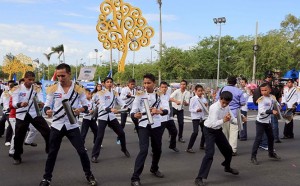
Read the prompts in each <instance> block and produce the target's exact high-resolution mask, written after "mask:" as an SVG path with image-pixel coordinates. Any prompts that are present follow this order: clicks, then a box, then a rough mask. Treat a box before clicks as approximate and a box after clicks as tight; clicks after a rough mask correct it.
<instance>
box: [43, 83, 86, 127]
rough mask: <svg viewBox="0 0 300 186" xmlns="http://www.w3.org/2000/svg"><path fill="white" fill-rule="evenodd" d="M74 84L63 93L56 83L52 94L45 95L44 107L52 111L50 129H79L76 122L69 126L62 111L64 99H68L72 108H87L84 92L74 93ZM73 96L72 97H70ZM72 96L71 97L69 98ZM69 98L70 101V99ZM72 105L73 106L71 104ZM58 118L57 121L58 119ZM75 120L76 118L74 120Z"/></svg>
mask: <svg viewBox="0 0 300 186" xmlns="http://www.w3.org/2000/svg"><path fill="white" fill-rule="evenodd" d="M74 85H75V82H74V81H72V85H71V87H70V89H69V91H68V92H67V93H65V92H64V90H63V88H62V86H61V85H60V83H57V85H52V86H57V89H56V90H55V91H53V92H50V93H48V94H47V98H46V103H45V107H50V108H52V110H53V121H52V124H51V127H53V128H55V129H57V130H61V129H62V127H63V126H64V125H65V126H66V128H67V130H71V129H74V128H77V127H79V124H78V121H77V122H76V123H75V124H71V123H70V121H69V119H68V116H67V115H66V114H65V110H64V109H63V105H62V101H63V100H64V99H69V100H70V104H71V107H72V108H79V107H80V106H87V105H88V103H87V99H86V95H85V92H84V91H82V92H76V91H75V90H74ZM76 86H79V85H76ZM73 91H74V93H73ZM72 94H73V95H72ZM71 95H72V97H71ZM70 97H71V99H70ZM72 103H73V104H72ZM58 118H59V119H58ZM76 119H77V118H76Z"/></svg>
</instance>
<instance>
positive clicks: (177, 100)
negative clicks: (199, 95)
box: [170, 80, 190, 143]
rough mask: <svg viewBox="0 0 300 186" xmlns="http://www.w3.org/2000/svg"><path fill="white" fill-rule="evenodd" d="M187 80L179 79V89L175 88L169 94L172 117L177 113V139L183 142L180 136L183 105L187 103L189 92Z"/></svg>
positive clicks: (182, 123) (182, 124) (182, 125)
mask: <svg viewBox="0 0 300 186" xmlns="http://www.w3.org/2000/svg"><path fill="white" fill-rule="evenodd" d="M186 86H187V81H186V80H181V82H180V89H177V90H175V91H174V92H173V93H172V94H171V96H170V100H171V101H172V110H173V117H174V116H175V115H177V122H178V129H179V130H178V131H179V132H178V141H179V142H181V143H185V141H184V139H183V138H182V133H183V127H184V108H183V106H188V105H189V100H190V92H189V91H187V90H186Z"/></svg>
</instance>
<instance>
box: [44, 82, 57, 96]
mask: <svg viewBox="0 0 300 186" xmlns="http://www.w3.org/2000/svg"><path fill="white" fill-rule="evenodd" d="M57 88H58V84H57V83H54V84H53V85H50V86H49V87H47V88H46V93H47V94H51V93H54V92H55V91H56V90H57Z"/></svg>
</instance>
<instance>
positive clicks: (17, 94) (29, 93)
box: [12, 84, 43, 120]
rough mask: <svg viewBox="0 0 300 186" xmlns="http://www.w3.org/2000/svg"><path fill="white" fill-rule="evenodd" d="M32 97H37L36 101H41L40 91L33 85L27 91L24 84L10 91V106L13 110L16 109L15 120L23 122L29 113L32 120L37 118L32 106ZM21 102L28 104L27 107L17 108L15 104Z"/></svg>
mask: <svg viewBox="0 0 300 186" xmlns="http://www.w3.org/2000/svg"><path fill="white" fill-rule="evenodd" d="M37 91H38V92H37ZM34 96H37V98H38V100H40V101H41V100H43V94H42V91H39V90H38V89H36V86H35V85H32V86H31V87H30V88H29V89H28V88H26V87H25V85H24V84H21V85H19V86H17V87H15V88H14V90H13V91H12V105H13V107H14V108H16V118H18V119H20V120H24V118H25V116H26V113H29V115H30V116H31V117H32V118H35V117H36V116H37V114H36V110H35V108H34V105H33V97H34ZM21 102H28V106H27V107H20V108H18V106H17V104H18V103H21ZM28 109H29V110H28Z"/></svg>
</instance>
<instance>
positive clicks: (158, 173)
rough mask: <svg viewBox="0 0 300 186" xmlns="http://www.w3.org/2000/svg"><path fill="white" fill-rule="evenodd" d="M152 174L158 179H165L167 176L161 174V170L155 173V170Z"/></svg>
mask: <svg viewBox="0 0 300 186" xmlns="http://www.w3.org/2000/svg"><path fill="white" fill-rule="evenodd" d="M150 172H151V173H152V174H154V176H156V177H158V178H163V177H165V175H164V174H163V173H161V172H160V171H159V170H157V171H153V170H152V169H151V170H150Z"/></svg>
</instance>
